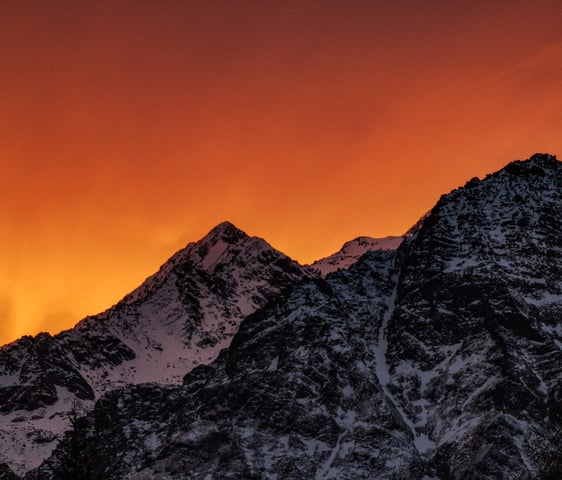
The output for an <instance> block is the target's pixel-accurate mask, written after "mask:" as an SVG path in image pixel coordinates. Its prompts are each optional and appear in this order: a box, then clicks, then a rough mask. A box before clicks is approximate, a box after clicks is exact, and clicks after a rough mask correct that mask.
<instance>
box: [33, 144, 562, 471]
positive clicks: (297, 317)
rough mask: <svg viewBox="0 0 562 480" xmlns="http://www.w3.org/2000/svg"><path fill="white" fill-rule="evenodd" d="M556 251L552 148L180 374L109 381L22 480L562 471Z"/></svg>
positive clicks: (253, 320)
mask: <svg viewBox="0 0 562 480" xmlns="http://www.w3.org/2000/svg"><path fill="white" fill-rule="evenodd" d="M561 248H562V165H561V164H560V162H558V161H557V160H556V159H555V158H553V157H551V156H549V155H535V156H533V157H532V158H531V159H530V160H528V161H525V162H513V163H511V164H509V165H508V166H507V167H506V168H505V169H503V170H501V171H500V172H497V173H495V174H493V175H490V176H488V177H486V178H485V179H483V180H478V179H474V180H471V181H470V182H468V183H467V184H466V185H465V187H464V188H460V189H458V190H455V191H453V192H451V193H450V194H448V195H444V196H443V197H442V198H441V200H440V201H439V202H438V203H437V205H436V206H435V208H434V209H433V210H432V211H431V212H430V214H429V215H428V216H427V217H426V218H425V219H424V221H423V222H422V223H421V225H419V227H418V228H417V229H416V230H415V231H413V232H412V233H411V235H409V236H408V238H407V239H406V240H405V241H404V242H403V243H402V244H401V245H400V247H399V248H398V250H387V251H372V252H368V253H366V254H365V255H363V256H362V257H361V258H360V259H359V261H357V262H356V263H355V264H353V265H351V266H350V268H349V269H346V270H340V271H337V272H335V273H333V274H331V275H328V276H327V277H326V278H325V279H320V278H317V279H311V280H308V281H306V282H304V283H301V284H298V285H297V284H294V285H293V286H292V287H291V288H290V289H289V290H287V291H286V292H285V293H283V294H281V295H279V296H277V297H276V300H275V301H274V302H271V303H269V304H267V305H266V306H265V307H263V308H261V309H258V310H257V311H256V312H255V313H253V314H252V315H250V316H248V317H247V318H246V319H245V320H244V321H243V322H242V323H241V325H240V329H239V331H238V333H237V334H236V335H235V336H234V337H233V339H232V342H231V345H230V347H229V348H228V349H225V350H223V351H222V352H221V354H220V355H219V357H218V358H217V359H216V360H215V361H213V362H211V363H210V364H208V365H201V366H199V367H197V368H195V369H193V370H191V372H190V373H189V374H187V375H186V376H185V378H184V382H183V385H181V386H175V387H165V388H164V387H161V386H158V385H155V384H152V385H137V386H129V387H126V388H124V389H120V390H113V391H112V392H110V393H108V394H107V395H106V396H104V397H103V398H102V399H101V400H100V401H99V402H98V403H97V404H96V407H95V410H94V411H93V413H91V414H90V415H88V416H87V417H85V418H84V419H83V421H84V423H83V425H82V428H81V429H80V430H74V431H73V432H72V433H69V435H68V436H67V437H66V439H65V440H64V441H63V442H62V443H61V445H60V447H59V448H58V449H57V450H56V451H55V452H54V454H53V456H52V457H51V458H50V466H49V467H47V466H46V465H43V466H42V467H41V468H40V469H38V470H36V471H34V472H31V473H30V474H29V475H28V476H27V477H26V478H27V479H29V480H36V479H41V480H45V479H49V480H50V479H54V478H59V477H57V475H60V474H61V472H68V471H69V469H70V470H72V468H75V470H74V471H73V473H74V474H76V475H79V476H80V475H82V476H81V477H80V478H85V479H87V478H104V479H107V480H117V479H124V478H130V479H135V480H143V479H154V480H183V479H187V478H190V479H211V478H232V479H277V480H281V479H309V478H314V479H318V480H320V479H335V478H337V479H342V480H352V479H353V480H355V479H372V478H377V479H389V480H390V479H397V478H401V479H411V480H430V479H439V480H449V479H455V480H469V479H470V480H475V479H488V480H491V479H499V478H502V479H514V480H515V479H517V480H523V479H542V480H546V479H554V478H559V474H560V471H562V448H561V447H560V445H561V444H562V408H561V405H562V329H561V319H562V261H561V258H562V250H561ZM77 441H79V442H81V445H82V446H83V448H82V449H81V450H80V451H79V452H77V451H75V450H73V449H72V446H73V445H75V444H76V442H77ZM73 465H78V466H76V467H73ZM53 472H54V473H53ZM88 472H89V473H88Z"/></svg>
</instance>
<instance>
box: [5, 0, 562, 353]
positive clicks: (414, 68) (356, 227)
mask: <svg viewBox="0 0 562 480" xmlns="http://www.w3.org/2000/svg"><path fill="white" fill-rule="evenodd" d="M561 92H562V4H560V2H559V1H558V0H556V1H554V0H553V1H540V0H539V1H516V0H510V1H496V2H492V1H474V0H473V1H458V2H443V1H425V2H420V1H417V0H416V1H413V0H412V1H399V0H397V1H396V2H387V1H371V0H365V1H343V0H340V1H329V0H317V1H305V0H298V1H282V2H274V1H243V0H242V1H231V0H209V1H175V0H174V1H166V0H159V1H155V0H154V1H148V0H135V1H123V2H115V1H107V2H103V1H95V2H88V1H85V0H72V1H70V0H68V1H62V0H60V1H57V2H48V1H39V0H38V1H25V0H4V1H2V2H1V3H0V166H1V175H0V192H1V195H2V196H1V202H0V267H1V268H0V342H2V343H3V342H7V341H9V340H13V339H15V338H16V337H18V336H20V335H23V334H26V333H29V334H34V333H37V332H38V331H40V330H49V331H51V332H56V331H58V330H60V329H61V328H66V327H69V326H71V325H73V324H74V323H75V322H76V321H78V320H79V319H80V318H82V317H83V316H85V315H86V314H93V313H97V312H98V311H100V310H102V309H104V308H106V307H108V306H110V305H111V304H113V303H115V302H116V301H117V300H119V299H120V298H121V297H122V296H123V295H124V294H125V293H127V292H128V291H130V290H131V289H132V288H134V287H135V286H137V285H138V284H140V282H141V281H142V280H143V279H144V278H145V277H146V276H147V275H149V274H151V273H153V272H154V271H155V270H156V269H157V268H158V266H159V265H160V264H161V263H162V262H163V261H165V260H166V258H168V257H169V256H170V255H171V254H172V253H173V252H175V251H176V250H177V249H179V248H181V247H182V246H184V245H185V244H186V243H187V242H188V241H191V240H197V239H198V238H200V237H201V236H202V235H204V234H205V233H206V232H207V231H208V230H209V229H210V228H211V227H212V226H213V225H215V224H216V223H218V222H220V221H222V220H225V219H228V220H231V221H232V222H234V223H235V224H237V225H238V226H239V227H240V228H242V229H244V230H245V231H247V232H248V233H249V234H253V235H259V236H262V237H264V238H266V239H267V240H268V241H269V242H270V243H271V244H272V245H273V246H275V247H277V248H279V249H281V250H283V251H284V252H286V253H287V254H289V255H291V256H293V257H294V258H297V259H299V260H301V261H303V262H308V261H311V260H313V259H315V258H318V257H322V256H325V255H327V254H329V253H331V252H333V251H335V250H337V249H338V248H339V247H340V245H341V244H342V243H343V242H344V241H346V240H349V239H351V238H353V237H355V236H358V235H372V236H384V235H389V234H400V233H402V232H403V231H405V230H406V229H407V228H409V227H410V226H411V225H412V224H413V223H414V222H415V221H416V220H417V219H418V218H419V217H420V216H421V215H422V214H423V213H425V212H426V211H427V210H428V209H430V208H431V207H432V205H433V204H434V203H435V201H436V200H437V199H438V198H439V196H440V195H441V194H442V193H445V192H447V191H449V190H451V189H452V188H454V187H456V186H458V185H460V184H463V183H464V182H465V181H466V180H468V179H469V178H471V177H473V176H482V175H484V174H486V173H488V172H490V171H493V170H496V169H498V168H500V167H501V166H503V165H504V164H505V163H507V162H508V161H510V160H513V159H516V158H527V157H528V156H529V155H531V154H532V153H535V152H537V151H540V152H550V153H554V154H558V155H559V156H561V155H562V128H561V127H562V93H561Z"/></svg>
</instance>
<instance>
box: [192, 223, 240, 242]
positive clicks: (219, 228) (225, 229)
mask: <svg viewBox="0 0 562 480" xmlns="http://www.w3.org/2000/svg"><path fill="white" fill-rule="evenodd" d="M217 238H221V239H222V240H224V241H225V242H227V243H238V241H240V240H243V239H245V238H248V235H247V234H246V233H245V232H243V231H242V230H240V229H239V228H238V227H237V226H236V225H234V224H233V223H231V222H229V221H224V222H221V223H219V224H218V225H216V226H215V227H213V228H212V229H211V231H210V232H209V233H208V234H207V235H206V236H205V237H203V239H201V240H200V241H199V242H197V243H200V242H203V241H205V239H217Z"/></svg>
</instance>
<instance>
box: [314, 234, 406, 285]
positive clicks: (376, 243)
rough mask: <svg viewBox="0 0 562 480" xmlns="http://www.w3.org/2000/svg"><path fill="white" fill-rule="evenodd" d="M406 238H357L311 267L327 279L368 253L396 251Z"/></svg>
mask: <svg viewBox="0 0 562 480" xmlns="http://www.w3.org/2000/svg"><path fill="white" fill-rule="evenodd" d="M403 240H404V237H384V238H371V237H357V238H355V239H354V240H351V241H349V242H346V243H344V245H343V247H342V248H341V249H340V250H339V251H337V252H336V253H334V254H332V255H330V256H329V257H325V258H322V259H320V260H316V261H315V262H314V263H312V264H311V265H310V266H311V267H312V268H314V269H316V270H318V271H319V272H320V274H321V275H322V276H323V277H325V276H326V275H327V274H328V273H331V272H335V271H336V270H338V269H340V268H341V269H345V268H349V267H350V266H351V265H353V264H354V263H355V262H357V260H359V258H361V256H363V255H364V254H365V253H367V252H372V251H375V250H396V249H397V248H398V246H399V245H400V244H401V243H402V241H403Z"/></svg>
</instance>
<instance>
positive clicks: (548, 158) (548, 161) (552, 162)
mask: <svg viewBox="0 0 562 480" xmlns="http://www.w3.org/2000/svg"><path fill="white" fill-rule="evenodd" d="M526 162H528V163H529V164H534V165H539V166H541V167H553V166H559V165H560V162H559V160H558V159H557V158H556V155H550V154H549V153H535V154H534V155H532V156H531V158H529V160H526V161H525V163H526Z"/></svg>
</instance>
